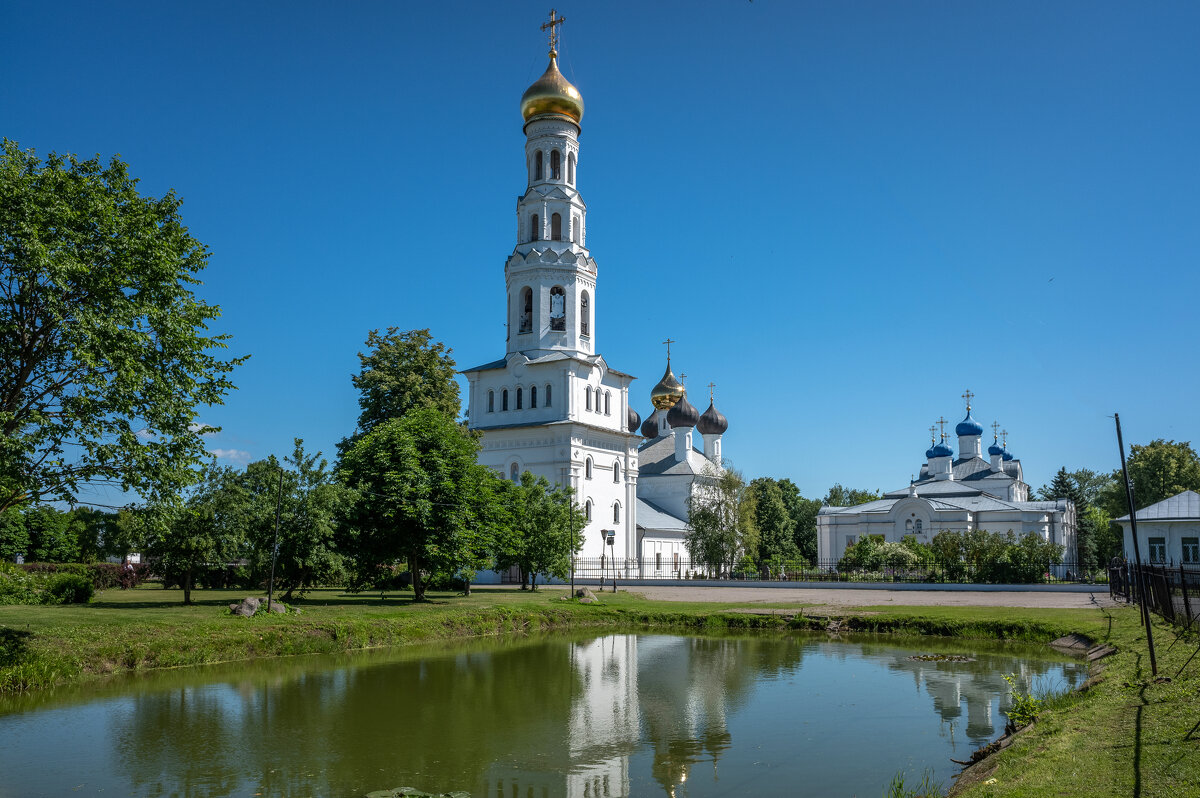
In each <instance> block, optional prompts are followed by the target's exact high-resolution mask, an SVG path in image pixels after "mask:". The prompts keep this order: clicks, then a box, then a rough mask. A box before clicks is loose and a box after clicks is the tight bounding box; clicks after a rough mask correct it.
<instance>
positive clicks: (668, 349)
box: [663, 338, 678, 366]
mask: <svg viewBox="0 0 1200 798" xmlns="http://www.w3.org/2000/svg"><path fill="white" fill-rule="evenodd" d="M663 343H664V344H666V345H667V365H668V366H669V365H671V344H674V343H678V341H672V340H671V339H670V338H668V339H667V340H665V341H663Z"/></svg>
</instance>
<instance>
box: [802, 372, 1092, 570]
mask: <svg viewBox="0 0 1200 798" xmlns="http://www.w3.org/2000/svg"><path fill="white" fill-rule="evenodd" d="M964 396H965V398H966V399H967V415H966V417H965V418H964V419H963V420H962V421H960V422H959V423H958V425H957V426H956V427H955V430H954V431H955V434H956V435H957V437H958V453H957V456H956V455H955V452H954V450H953V449H951V448H950V445H949V444H948V442H947V440H946V436H945V434H944V433H943V434H942V437H941V440H940V441H937V440H936V439H935V441H934V442H933V445H932V446H931V447H930V448H929V449H928V450H927V451H926V452H925V462H924V463H923V464H922V465H921V471H920V474H919V475H918V477H917V478H916V479H915V480H913V481H912V482H911V483H910V484H909V485H908V487H905V488H901V489H900V490H895V491H892V492H890V493H886V494H884V496H883V498H881V499H878V500H876V501H872V502H867V503H866V504H860V505H857V506H855V507H822V508H821V509H820V511H819V512H818V514H817V557H818V559H819V560H821V562H823V563H825V562H829V561H832V560H836V559H837V558H839V557H841V556H842V553H843V552H845V550H846V548H847V547H848V546H850V545H852V544H853V543H854V542H855V541H857V540H859V539H860V538H861V537H862V536H863V535H882V536H883V538H884V540H887V541H900V540H902V539H903V538H904V537H905V536H906V535H912V536H914V537H915V538H916V540H917V541H918V542H920V543H928V542H929V541H930V540H932V539H933V537H934V536H935V535H937V534H938V533H939V532H947V531H948V532H968V531H971V530H975V529H982V530H985V531H988V532H999V533H1005V532H1009V531H1012V532H1014V533H1015V534H1016V535H1018V536H1022V535H1027V534H1036V535H1038V536H1039V537H1041V538H1042V539H1043V540H1045V541H1048V542H1051V543H1057V544H1059V545H1061V546H1063V547H1064V550H1065V553H1066V556H1067V557H1068V558H1073V557H1074V556H1075V543H1076V539H1075V534H1076V519H1075V505H1074V503H1072V502H1071V501H1069V500H1067V499H1058V500H1054V501H1030V500H1029V485H1027V484H1026V483H1025V481H1024V474H1023V471H1022V468H1021V461H1020V460H1018V459H1017V458H1015V457H1013V455H1012V454H1010V453H1009V451H1008V449H1007V439H1006V440H1005V442H1004V443H1003V444H1002V443H1001V442H1000V438H999V433H996V431H995V430H996V429H997V428H998V426H999V425H995V424H994V425H993V433H994V435H993V438H994V439H993V442H992V445H991V446H989V447H988V450H987V453H988V457H987V459H984V457H983V450H982V438H983V427H982V425H980V424H979V423H978V422H977V421H976V420H975V418H974V417H973V416H972V415H971V404H970V400H971V395H970V392H968V393H967V394H964ZM942 423H945V422H944V421H943V422H942ZM930 429H931V430H933V429H934V428H932V427H931V428H930ZM1006 438H1007V436H1006Z"/></svg>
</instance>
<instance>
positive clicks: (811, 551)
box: [778, 479, 821, 562]
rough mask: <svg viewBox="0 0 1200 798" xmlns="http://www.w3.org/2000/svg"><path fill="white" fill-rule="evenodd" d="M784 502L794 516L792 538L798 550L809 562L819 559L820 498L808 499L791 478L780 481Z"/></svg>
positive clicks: (789, 513) (789, 512)
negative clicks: (818, 523) (818, 514)
mask: <svg viewBox="0 0 1200 798" xmlns="http://www.w3.org/2000/svg"><path fill="white" fill-rule="evenodd" d="M778 485H779V491H780V493H781V494H782V496H783V504H784V506H785V507H787V511H788V515H790V516H791V517H792V523H793V525H794V526H793V531H792V540H793V542H794V543H795V545H796V551H797V552H798V553H799V555H800V556H801V557H803V558H804V559H805V560H807V561H809V562H813V561H815V560H816V559H817V513H818V512H819V511H820V509H821V501H820V500H819V499H806V498H804V497H803V496H802V495H800V489H799V488H798V487H796V485H795V483H794V482H792V481H791V480H790V479H781V480H779V482H778Z"/></svg>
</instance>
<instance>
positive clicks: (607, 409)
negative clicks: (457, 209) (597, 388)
mask: <svg viewBox="0 0 1200 798" xmlns="http://www.w3.org/2000/svg"><path fill="white" fill-rule="evenodd" d="M604 415H606V416H611V415H612V394H611V393H609V392H608V391H605V392H604Z"/></svg>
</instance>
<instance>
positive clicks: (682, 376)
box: [679, 374, 687, 391]
mask: <svg viewBox="0 0 1200 798" xmlns="http://www.w3.org/2000/svg"><path fill="white" fill-rule="evenodd" d="M679 384H680V385H682V386H683V390H684V391H687V375H686V374H680V375H679Z"/></svg>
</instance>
